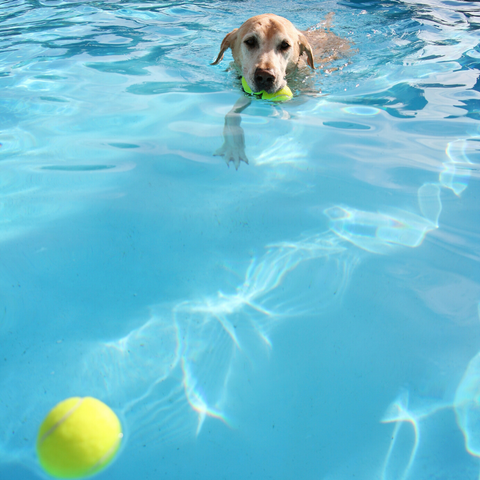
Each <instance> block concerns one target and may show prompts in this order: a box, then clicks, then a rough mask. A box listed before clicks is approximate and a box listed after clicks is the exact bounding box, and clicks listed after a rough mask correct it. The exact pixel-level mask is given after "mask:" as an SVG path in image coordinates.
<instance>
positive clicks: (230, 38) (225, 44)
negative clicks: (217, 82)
mask: <svg viewBox="0 0 480 480" xmlns="http://www.w3.org/2000/svg"><path fill="white" fill-rule="evenodd" d="M237 31H238V28H236V29H235V30H232V31H231V32H230V33H229V34H228V35H227V36H226V37H225V38H224V39H223V41H222V45H220V52H219V53H218V55H217V58H216V59H215V61H214V62H212V63H211V64H210V65H217V63H220V61H221V60H222V59H223V54H224V53H225V52H226V51H227V50H228V49H229V48H232V46H233V44H234V42H235V40H236V39H237Z"/></svg>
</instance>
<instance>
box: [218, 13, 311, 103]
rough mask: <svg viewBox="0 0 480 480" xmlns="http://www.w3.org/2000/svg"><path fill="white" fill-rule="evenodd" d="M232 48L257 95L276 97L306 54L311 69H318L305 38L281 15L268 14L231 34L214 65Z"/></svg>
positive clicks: (257, 17)
mask: <svg viewBox="0 0 480 480" xmlns="http://www.w3.org/2000/svg"><path fill="white" fill-rule="evenodd" d="M229 48H231V49H232V55H233V59H234V60H235V63H236V64H237V66H238V67H239V68H240V70H241V72H242V75H243V76H244V77H245V80H246V81H247V83H248V86H249V87H250V88H251V89H252V91H254V92H260V91H262V90H264V91H266V92H268V93H274V92H277V91H278V90H280V89H282V88H283V87H285V85H286V80H285V76H286V75H287V74H288V73H290V72H291V71H293V70H294V69H295V67H296V66H297V63H298V61H299V59H300V56H301V55H302V54H303V53H306V55H307V63H308V65H309V66H310V67H311V68H315V67H314V64H313V52H312V47H311V46H310V45H309V43H308V41H307V39H306V37H305V35H303V33H302V32H300V31H298V30H297V29H296V28H295V27H294V26H293V25H292V24H291V23H290V22H289V21H288V20H287V19H286V18H283V17H279V16H278V15H273V14H269V13H267V14H264V15H258V16H256V17H252V18H249V19H248V20H247V21H246V22H245V23H244V24H243V25H242V26H241V27H240V28H236V29H235V30H233V31H232V32H230V33H229V34H228V35H227V36H226V37H225V38H224V39H223V41H222V45H221V47H220V52H219V54H218V56H217V58H216V60H215V61H214V62H213V63H212V65H216V64H217V63H219V62H220V61H221V60H222V58H223V54H224V53H225V51H226V50H228V49H229Z"/></svg>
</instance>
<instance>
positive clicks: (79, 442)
mask: <svg viewBox="0 0 480 480" xmlns="http://www.w3.org/2000/svg"><path fill="white" fill-rule="evenodd" d="M122 437H123V434H122V426H121V425H120V421H119V420H118V417H117V416H116V415H115V413H114V412H113V411H112V410H111V409H110V408H109V407H107V405H105V404H104V403H102V402H101V401H100V400H97V399H95V398H91V397H85V398H80V397H72V398H69V399H67V400H64V401H63V402H60V403H59V404H58V405H56V406H55V407H54V408H53V409H52V410H50V412H49V414H48V415H47V416H46V418H45V420H44V421H43V423H42V425H41V426H40V430H39V432H38V437H37V454H38V458H39V460H40V464H41V465H42V467H43V468H44V470H45V471H46V472H47V473H49V474H50V475H52V476H53V477H57V478H81V477H87V476H89V475H93V474H94V473H97V472H99V471H100V470H101V469H102V468H104V467H105V466H106V465H107V464H108V463H109V462H110V461H111V460H112V459H113V457H114V456H115V454H116V453H117V450H118V448H119V446H120V441H121V439H122Z"/></svg>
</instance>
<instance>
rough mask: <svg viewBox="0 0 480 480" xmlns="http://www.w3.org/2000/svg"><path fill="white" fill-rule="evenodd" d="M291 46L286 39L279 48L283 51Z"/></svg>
mask: <svg viewBox="0 0 480 480" xmlns="http://www.w3.org/2000/svg"><path fill="white" fill-rule="evenodd" d="M289 48H290V44H289V43H288V42H287V41H285V40H284V41H283V42H282V43H281V44H280V45H279V47H278V49H279V50H281V51H282V52H285V51H286V50H288V49H289Z"/></svg>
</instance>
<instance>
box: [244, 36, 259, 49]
mask: <svg viewBox="0 0 480 480" xmlns="http://www.w3.org/2000/svg"><path fill="white" fill-rule="evenodd" d="M243 43H245V45H246V46H247V47H249V48H254V47H256V46H257V39H256V38H254V37H250V38H247V39H246V40H245V41H244V42H243Z"/></svg>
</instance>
